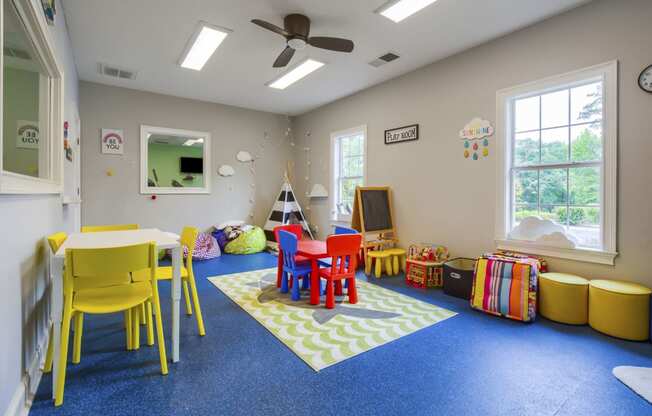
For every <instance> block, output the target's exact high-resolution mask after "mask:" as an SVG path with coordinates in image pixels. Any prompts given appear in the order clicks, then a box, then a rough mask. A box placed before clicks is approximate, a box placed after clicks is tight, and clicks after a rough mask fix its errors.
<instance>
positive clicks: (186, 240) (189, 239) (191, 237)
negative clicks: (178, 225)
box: [179, 227, 199, 273]
mask: <svg viewBox="0 0 652 416" xmlns="http://www.w3.org/2000/svg"><path fill="white" fill-rule="evenodd" d="M198 235H199V230H198V229H197V228H195V227H183V230H182V231H181V238H180V239H179V242H180V243H181V245H182V246H186V247H188V257H187V258H186V268H187V269H188V273H192V254H193V253H194V251H195V242H196V241H197V236H198ZM182 256H183V254H182Z"/></svg>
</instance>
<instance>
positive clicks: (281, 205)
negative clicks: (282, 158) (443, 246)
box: [265, 175, 314, 248]
mask: <svg viewBox="0 0 652 416" xmlns="http://www.w3.org/2000/svg"><path fill="white" fill-rule="evenodd" d="M287 224H301V226H302V227H303V230H304V232H305V233H307V234H308V235H309V236H310V238H314V237H313V236H312V233H311V232H310V227H308V223H307V222H306V219H305V217H304V216H303V212H302V211H301V207H300V206H299V202H297V200H296V198H295V197H294V191H293V190H292V185H290V181H289V180H288V177H287V175H285V179H284V181H283V185H282V186H281V192H279V194H278V198H276V202H274V206H273V207H272V210H271V211H270V213H269V216H268V217H267V222H266V223H265V236H266V237H267V245H269V246H270V247H274V248H275V247H276V239H275V238H274V228H275V227H278V226H279V225H287Z"/></svg>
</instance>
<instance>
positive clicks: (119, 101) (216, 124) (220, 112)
mask: <svg viewBox="0 0 652 416" xmlns="http://www.w3.org/2000/svg"><path fill="white" fill-rule="evenodd" d="M80 103H81V104H80V108H81V114H80V115H81V120H82V134H81V137H82V175H81V177H82V198H83V203H82V223H83V224H110V223H138V224H140V225H141V226H142V227H157V228H161V229H164V230H169V231H180V230H181V228H182V227H183V226H184V225H194V226H197V227H200V228H201V229H208V228H210V227H211V226H212V225H214V224H218V223H220V222H223V221H226V220H231V219H242V220H247V221H253V222H254V223H256V224H263V223H264V221H265V217H266V216H267V214H268V213H269V210H270V209H271V207H272V204H273V201H274V199H275V198H276V196H277V195H278V192H279V189H280V186H281V184H282V182H283V172H284V170H285V166H286V163H287V161H288V160H289V159H290V158H291V157H292V152H291V150H290V149H291V147H290V144H289V140H287V138H286V136H285V133H286V131H287V128H288V126H289V120H288V119H287V117H285V116H280V115H276V114H271V113H263V112H259V111H251V110H245V109H241V108H236V107H231V106H226V105H220V104H210V103H205V102H200V101H193V100H187V99H182V98H176V97H170V96H166V95H160V94H153V93H147V92H140V91H135V90H129V89H125V88H117V87H110V86H105V85H100V84H94V83H88V82H81V83H80ZM141 124H146V125H151V126H160V127H171V128H179V129H188V130H199V131H208V132H210V133H211V135H212V146H211V148H212V163H213V166H212V169H211V170H212V172H211V173H210V174H212V184H211V185H212V188H213V189H212V192H211V194H209V195H158V198H157V199H156V200H155V201H153V200H151V199H150V196H149V195H141V194H140V185H139V178H140V168H139V164H140V125H141ZM102 128H119V129H124V134H125V153H124V155H103V154H101V153H100V129H102ZM265 132H267V133H268V134H269V137H268V138H265ZM263 144H264V148H261V145H263ZM239 150H247V151H249V152H250V153H251V154H262V157H261V158H260V159H259V160H257V161H256V175H255V178H254V177H253V176H252V174H251V172H250V171H249V164H242V163H240V162H238V161H236V159H235V155H236V153H237V152H238V151H239ZM261 151H262V153H261ZM222 164H230V165H231V166H233V167H234V168H235V170H236V174H235V176H232V177H229V178H223V177H220V176H218V175H217V169H218V167H219V166H220V165H222ZM109 170H110V171H112V172H113V176H107V171H109ZM252 183H254V184H255V185H256V188H255V189H256V196H255V204H251V203H250V198H251V195H252V189H253V188H251V186H250V185H251V184H252ZM252 205H253V207H254V209H253V212H254V218H253V219H251V218H249V217H248V216H249V214H250V212H251V209H250V208H251V206H252Z"/></svg>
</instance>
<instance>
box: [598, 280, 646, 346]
mask: <svg viewBox="0 0 652 416" xmlns="http://www.w3.org/2000/svg"><path fill="white" fill-rule="evenodd" d="M651 293H652V290H650V289H649V288H647V287H645V286H642V285H639V284H636V283H629V282H619V281H615V280H591V282H590V286H589V325H591V328H593V329H595V330H596V331H599V332H602V333H605V334H607V335H611V336H614V337H618V338H623V339H628V340H630V341H645V340H647V339H649V338H650V294H651Z"/></svg>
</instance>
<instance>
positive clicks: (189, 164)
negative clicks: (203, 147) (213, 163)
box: [179, 157, 204, 173]
mask: <svg viewBox="0 0 652 416" xmlns="http://www.w3.org/2000/svg"><path fill="white" fill-rule="evenodd" d="M179 170H180V171H181V173H204V159H202V158H201V157H180V158H179Z"/></svg>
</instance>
